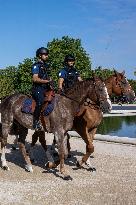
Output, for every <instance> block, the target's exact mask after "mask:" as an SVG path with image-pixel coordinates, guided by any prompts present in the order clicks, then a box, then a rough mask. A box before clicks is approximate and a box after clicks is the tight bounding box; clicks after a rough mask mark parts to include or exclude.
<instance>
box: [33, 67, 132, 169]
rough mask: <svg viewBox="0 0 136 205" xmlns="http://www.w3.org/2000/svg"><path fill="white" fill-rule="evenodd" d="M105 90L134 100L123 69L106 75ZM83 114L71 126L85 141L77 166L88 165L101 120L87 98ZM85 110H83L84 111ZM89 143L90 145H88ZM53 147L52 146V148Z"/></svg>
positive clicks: (97, 109)
mask: <svg viewBox="0 0 136 205" xmlns="http://www.w3.org/2000/svg"><path fill="white" fill-rule="evenodd" d="M104 82H105V85H106V87H107V91H108V94H109V96H111V95H112V94H115V95H121V96H125V97H126V98H127V100H128V101H129V102H133V101H134V100H135V93H134V91H133V89H132V87H131V86H130V84H129V82H128V81H127V79H126V77H125V71H123V72H121V73H119V72H117V71H116V70H114V73H113V75H112V76H110V77H108V78H107V79H106V80H105V81H104ZM82 111H83V113H84V114H83V115H80V116H75V117H74V121H73V128H72V130H75V131H76V132H77V133H78V134H79V135H80V136H81V137H82V139H83V140H84V142H85V143H86V153H87V154H86V155H84V157H83V158H82V160H81V161H80V162H78V163H77V165H78V166H79V167H81V166H82V164H83V163H84V162H85V161H86V163H87V165H88V166H89V167H90V165H91V164H90V161H89V160H90V158H89V156H90V155H91V154H92V153H93V152H94V146H93V139H94V136H95V134H96V131H97V127H98V125H99V124H100V122H101V120H102V115H101V112H99V107H97V106H96V104H95V103H94V102H93V101H92V100H90V99H87V100H86V102H84V103H83V105H82ZM84 111H85V112H84ZM35 137H36V133H35V134H34V136H33V137H32V146H34V145H35V143H36V142H35ZM69 139H70V136H68V137H67V147H68V152H69V151H70V142H69ZM55 143H56V140H55V137H54V140H53V147H54V145H55ZM90 145H91V146H90ZM53 149H54V148H53Z"/></svg>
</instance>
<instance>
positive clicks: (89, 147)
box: [77, 127, 97, 167]
mask: <svg viewBox="0 0 136 205" xmlns="http://www.w3.org/2000/svg"><path fill="white" fill-rule="evenodd" d="M96 130H97V128H94V129H93V130H92V131H91V132H90V133H88V129H87V127H84V129H83V133H82V135H81V137H82V138H83V140H84V141H85V143H86V154H85V155H84V156H83V157H82V160H81V161H79V162H77V166H79V167H80V166H82V165H83V163H86V161H87V160H88V158H89V157H90V155H91V154H92V153H93V152H94V146H93V138H94V135H95V133H96Z"/></svg>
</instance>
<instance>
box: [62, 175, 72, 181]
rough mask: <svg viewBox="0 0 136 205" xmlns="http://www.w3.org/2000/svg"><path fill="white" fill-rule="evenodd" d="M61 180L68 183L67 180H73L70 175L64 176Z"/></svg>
mask: <svg viewBox="0 0 136 205" xmlns="http://www.w3.org/2000/svg"><path fill="white" fill-rule="evenodd" d="M63 179H64V180H66V181H69V180H71V181H72V180H73V178H72V177H71V176H70V175H67V176H64V178H63Z"/></svg>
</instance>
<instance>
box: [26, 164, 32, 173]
mask: <svg viewBox="0 0 136 205" xmlns="http://www.w3.org/2000/svg"><path fill="white" fill-rule="evenodd" d="M25 170H26V171H27V172H31V173H33V168H32V166H31V165H25Z"/></svg>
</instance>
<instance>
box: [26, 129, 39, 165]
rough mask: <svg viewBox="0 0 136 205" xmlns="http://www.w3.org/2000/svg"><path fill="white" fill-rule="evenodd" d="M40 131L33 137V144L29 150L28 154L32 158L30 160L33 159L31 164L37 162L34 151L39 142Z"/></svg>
mask: <svg viewBox="0 0 136 205" xmlns="http://www.w3.org/2000/svg"><path fill="white" fill-rule="evenodd" d="M38 133H39V132H38V131H35V132H34V133H33V135H32V143H31V146H30V148H29V150H28V153H29V156H30V159H31V162H32V163H34V162H35V159H34V154H33V150H34V146H35V144H36V142H37V141H38V137H39V136H38Z"/></svg>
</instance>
